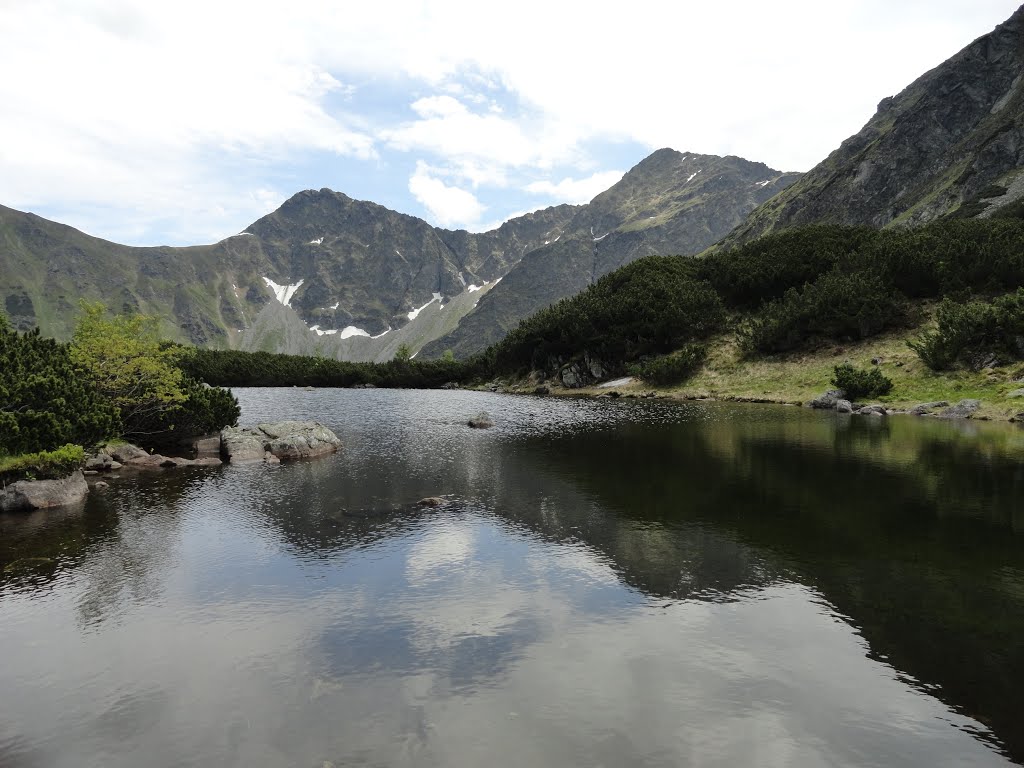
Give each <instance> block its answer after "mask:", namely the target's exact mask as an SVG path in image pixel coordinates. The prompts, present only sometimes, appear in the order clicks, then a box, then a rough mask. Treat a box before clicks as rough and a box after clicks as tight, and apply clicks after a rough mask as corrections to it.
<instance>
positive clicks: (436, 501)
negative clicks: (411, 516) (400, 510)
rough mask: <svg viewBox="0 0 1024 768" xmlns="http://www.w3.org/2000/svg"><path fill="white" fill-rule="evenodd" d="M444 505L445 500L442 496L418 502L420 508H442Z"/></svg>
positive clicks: (429, 497) (430, 497)
mask: <svg viewBox="0 0 1024 768" xmlns="http://www.w3.org/2000/svg"><path fill="white" fill-rule="evenodd" d="M442 504H444V499H442V498H441V497H440V496H427V498H425V499H420V500H419V501H417V502H416V506H418V507H440V506H441V505H442Z"/></svg>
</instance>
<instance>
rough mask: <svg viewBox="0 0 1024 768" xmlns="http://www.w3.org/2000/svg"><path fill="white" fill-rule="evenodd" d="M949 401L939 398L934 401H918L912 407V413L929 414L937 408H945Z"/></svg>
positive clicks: (916, 414)
mask: <svg viewBox="0 0 1024 768" xmlns="http://www.w3.org/2000/svg"><path fill="white" fill-rule="evenodd" d="M948 405H949V403H948V402H946V401H945V400H937V401H936V402H934V403H918V404H917V405H915V406H914V407H913V408H911V409H910V413H912V414H913V415H914V416H926V415H927V414H929V413H931V412H932V411H934V410H935V409H936V408H945V407H946V406H948Z"/></svg>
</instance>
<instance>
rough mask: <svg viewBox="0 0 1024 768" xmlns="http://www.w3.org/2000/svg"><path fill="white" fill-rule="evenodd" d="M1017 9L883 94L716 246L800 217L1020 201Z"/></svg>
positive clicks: (1023, 57) (864, 219)
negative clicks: (843, 136)
mask: <svg viewBox="0 0 1024 768" xmlns="http://www.w3.org/2000/svg"><path fill="white" fill-rule="evenodd" d="M1022 165H1024V6H1022V7H1021V8H1019V9H1018V10H1017V11H1016V12H1015V13H1014V14H1013V15H1012V16H1011V17H1010V18H1009V19H1008V20H1007V21H1005V22H1004V23H1002V24H1000V25H999V26H998V27H996V28H995V29H994V30H993V31H992V32H990V33H989V34H987V35H983V36H982V37H979V38H978V39H977V40H975V41H974V42H972V43H971V44H970V45H968V46H966V47H965V48H964V49H963V50H961V51H960V52H959V53H957V54H956V55H954V56H953V57H952V58H950V59H948V60H947V61H945V62H944V63H942V64H940V65H939V66H937V67H935V68H934V69H932V70H931V71H929V72H927V73H925V74H924V75H922V76H921V77H919V78H918V79H917V80H915V81H914V82H913V83H911V84H910V85H909V86H907V87H906V88H905V89H904V90H903V91H902V92H900V93H899V94H898V95H896V96H893V97H889V98H885V99H883V100H882V101H881V102H880V103H879V105H878V110H877V112H876V113H875V115H874V116H873V117H872V118H871V119H870V120H869V121H868V122H867V124H866V125H865V126H864V127H863V128H862V129H861V130H860V131H859V132H858V133H857V134H855V135H854V136H851V137H850V138H848V139H847V140H846V141H844V142H843V143H842V145H841V146H840V147H839V148H838V149H836V150H835V151H834V152H832V154H830V155H829V156H828V157H827V158H826V159H825V160H823V161H822V162H821V163H819V164H818V165H817V166H815V167H814V168H813V169H811V170H810V171H808V172H807V173H806V174H805V175H804V176H803V178H801V179H800V180H799V181H798V182H797V183H795V184H793V185H792V186H790V187H789V188H788V189H786V190H785V191H784V192H783V193H782V194H780V195H779V196H777V197H775V198H773V199H772V200H770V201H768V202H767V203H765V204H763V205H762V206H761V207H759V208H758V209H757V210H756V211H754V212H753V213H752V214H751V215H750V217H749V218H748V219H747V220H746V221H745V222H744V223H743V224H742V225H741V226H740V227H738V228H737V229H736V231H734V232H733V233H731V234H730V235H729V237H728V238H726V239H725V241H724V242H723V245H724V246H731V245H737V244H740V243H744V242H748V241H750V240H753V239H755V238H757V237H760V236H761V235H764V234H767V233H768V232H772V231H777V230H780V229H784V228H787V227H792V226H799V225H802V224H819V223H835V224H853V225H868V226H873V227H885V226H890V225H901V224H917V223H924V222H927V221H931V220H933V219H936V218H940V217H942V216H946V215H966V216H976V215H980V216H988V215H992V214H993V213H994V212H996V211H997V210H998V209H1000V208H1003V207H1005V206H1008V205H1011V204H1015V203H1018V202H1019V201H1020V200H1021V199H1022V198H1024V175H1022V174H1021V172H1020V170H1021V166H1022Z"/></svg>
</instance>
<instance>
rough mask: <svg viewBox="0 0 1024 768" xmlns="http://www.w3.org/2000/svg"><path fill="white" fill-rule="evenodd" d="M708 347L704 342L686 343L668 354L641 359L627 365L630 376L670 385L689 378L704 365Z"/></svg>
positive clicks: (665, 385) (666, 385) (680, 382)
mask: <svg viewBox="0 0 1024 768" xmlns="http://www.w3.org/2000/svg"><path fill="white" fill-rule="evenodd" d="M707 356H708V348H707V346H705V345H704V344H687V345H686V346H685V347H683V348H682V349H680V350H678V351H676V352H673V353H672V354H670V355H662V356H660V357H654V358H650V359H647V360H642V361H640V362H638V363H634V364H633V365H631V366H629V368H628V371H629V374H630V375H631V376H637V377H639V378H641V379H643V380H644V381H646V382H648V383H649V384H657V385H659V386H663V387H670V386H674V385H676V384H682V383H683V382H685V381H687V380H688V379H690V378H691V377H692V376H693V375H694V374H695V373H696V372H697V371H699V370H700V369H701V366H703V365H704V361H705V360H706V359H707Z"/></svg>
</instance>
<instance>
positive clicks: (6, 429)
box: [0, 329, 120, 455]
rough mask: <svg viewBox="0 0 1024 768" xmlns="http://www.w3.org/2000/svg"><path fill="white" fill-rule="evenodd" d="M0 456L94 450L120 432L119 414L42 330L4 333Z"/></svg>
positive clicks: (0, 368)
mask: <svg viewBox="0 0 1024 768" xmlns="http://www.w3.org/2000/svg"><path fill="white" fill-rule="evenodd" d="M0 361H2V363H0V454H11V455H13V454H23V453H34V452H36V451H49V450H53V449H55V448H57V447H59V446H61V445H65V444H67V443H77V444H79V445H84V446H87V447H91V446H93V445H98V444H99V443H101V442H103V441H104V440H105V439H107V438H109V437H112V436H113V435H115V434H117V432H118V431H119V428H120V422H119V420H118V415H117V410H116V409H115V408H114V407H113V406H112V405H111V404H110V403H108V402H106V401H104V400H103V399H102V398H101V397H100V395H99V393H98V392H97V391H96V390H95V389H94V388H93V387H92V386H91V385H90V384H89V383H88V381H86V380H85V379H84V378H83V377H82V376H81V375H80V373H79V372H78V371H77V370H76V368H75V366H74V365H73V364H72V361H71V356H70V354H69V353H68V348H67V346H66V345H64V344H60V343H58V342H56V341H54V340H53V339H44V338H42V337H40V335H39V331H38V330H35V331H32V332H30V333H26V334H20V333H17V332H15V331H13V330H9V329H8V330H3V329H0Z"/></svg>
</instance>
